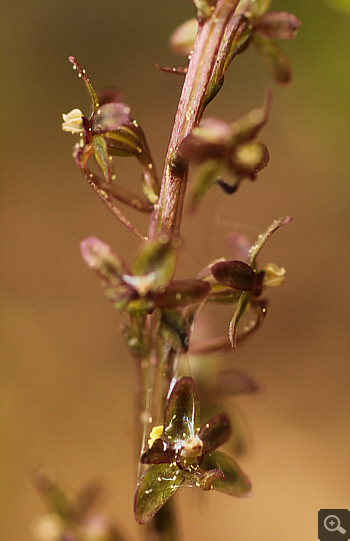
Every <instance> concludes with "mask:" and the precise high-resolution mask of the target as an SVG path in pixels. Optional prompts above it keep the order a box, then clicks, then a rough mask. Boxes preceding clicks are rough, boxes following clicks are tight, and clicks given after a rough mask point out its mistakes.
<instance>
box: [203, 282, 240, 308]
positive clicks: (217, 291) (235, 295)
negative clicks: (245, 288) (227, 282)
mask: <svg viewBox="0 0 350 541" xmlns="http://www.w3.org/2000/svg"><path fill="white" fill-rule="evenodd" d="M240 296H241V292H240V291H236V290H235V289H232V287H226V286H224V285H222V284H213V285H212V286H211V291H210V295H208V297H207V301H208V302H215V303H220V304H221V303H222V304H232V303H233V302H238V300H239V297H240Z"/></svg>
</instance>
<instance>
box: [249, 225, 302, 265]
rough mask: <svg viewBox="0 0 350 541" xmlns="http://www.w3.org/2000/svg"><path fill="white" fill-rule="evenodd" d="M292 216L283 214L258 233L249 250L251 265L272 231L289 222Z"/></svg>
mask: <svg viewBox="0 0 350 541" xmlns="http://www.w3.org/2000/svg"><path fill="white" fill-rule="evenodd" d="M291 220H292V218H291V217H290V216H285V217H283V218H279V219H278V220H275V221H274V222H272V224H271V225H270V227H268V228H267V229H266V231H265V232H264V233H263V234H262V235H259V237H258V239H257V241H256V242H255V243H254V244H253V246H252V247H251V248H250V250H249V264H250V265H252V266H253V267H254V266H255V260H256V258H257V256H258V254H259V252H260V250H261V248H262V247H263V246H264V244H265V242H266V241H267V239H268V238H269V237H270V236H271V235H272V233H273V232H274V231H277V229H279V228H280V227H282V226H283V225H285V224H289V222H291Z"/></svg>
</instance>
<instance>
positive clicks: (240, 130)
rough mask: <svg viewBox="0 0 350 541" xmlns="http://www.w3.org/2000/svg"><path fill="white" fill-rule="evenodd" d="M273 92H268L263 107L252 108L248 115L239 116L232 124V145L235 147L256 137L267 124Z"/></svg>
mask: <svg viewBox="0 0 350 541" xmlns="http://www.w3.org/2000/svg"><path fill="white" fill-rule="evenodd" d="M271 102H272V93H271V91H270V90H268V91H267V92H266V97H265V101H264V104H263V106H262V107H259V108H257V109H252V111H250V112H249V113H248V114H247V115H245V116H243V117H241V118H239V119H238V120H236V121H235V122H233V123H232V124H231V130H232V132H231V133H232V139H231V146H232V148H234V147H235V146H237V145H239V144H240V143H246V142H247V141H251V140H252V139H254V138H255V137H256V136H257V135H258V133H259V131H260V130H261V128H262V127H263V126H264V125H265V124H266V122H267V119H268V116H269V112H270V109H271Z"/></svg>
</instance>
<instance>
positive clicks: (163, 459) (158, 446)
mask: <svg viewBox="0 0 350 541" xmlns="http://www.w3.org/2000/svg"><path fill="white" fill-rule="evenodd" d="M174 461H175V449H174V447H169V444H168V443H167V442H165V441H164V440H162V439H161V438H158V439H157V440H155V442H154V443H153V445H152V447H151V448H150V449H147V451H145V452H144V453H143V455H142V457H141V463H142V464H171V463H172V462H174Z"/></svg>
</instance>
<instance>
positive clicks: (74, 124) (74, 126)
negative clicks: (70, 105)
mask: <svg viewBox="0 0 350 541" xmlns="http://www.w3.org/2000/svg"><path fill="white" fill-rule="evenodd" d="M82 117H83V113H82V112H81V111H80V109H73V110H72V111H71V112H70V113H68V114H67V115H65V114H63V115H62V118H63V120H64V122H62V130H63V131H67V132H71V133H81V132H82V130H83V120H82Z"/></svg>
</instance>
